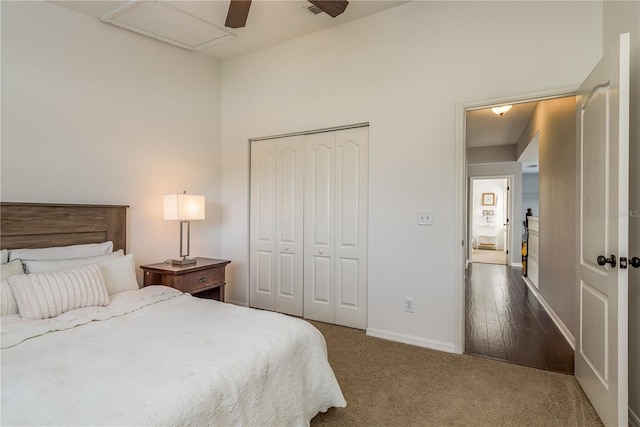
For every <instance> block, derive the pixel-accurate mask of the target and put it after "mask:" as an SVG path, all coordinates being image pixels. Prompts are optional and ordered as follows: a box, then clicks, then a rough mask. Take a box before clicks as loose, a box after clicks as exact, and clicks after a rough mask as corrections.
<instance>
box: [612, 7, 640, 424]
mask: <svg viewBox="0 0 640 427" xmlns="http://www.w3.org/2000/svg"><path fill="white" fill-rule="evenodd" d="M603 22H604V31H603V53H604V52H605V51H606V50H607V48H608V47H609V46H611V45H612V44H613V43H614V41H615V40H616V39H618V36H619V35H620V34H621V33H626V32H629V33H631V88H630V90H631V99H630V108H629V117H630V127H629V146H630V149H629V151H630V152H629V165H630V167H629V174H630V177H629V180H630V182H629V256H637V257H640V190H639V189H640V168H639V167H638V165H640V120H638V117H640V2H637V1H605V3H604V20H603ZM629 409H630V411H629V412H630V419H631V421H632V422H633V423H634V424H632V425H634V426H640V269H638V268H632V269H629Z"/></svg>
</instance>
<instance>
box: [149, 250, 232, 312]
mask: <svg viewBox="0 0 640 427" xmlns="http://www.w3.org/2000/svg"><path fill="white" fill-rule="evenodd" d="M230 262H231V261H227V260H223V259H211V258H198V259H197V262H196V263H195V264H189V265H185V266H180V265H172V264H168V263H158V264H151V265H142V266H140V268H141V269H142V271H143V272H144V275H143V277H144V283H143V285H144V286H149V285H164V286H170V287H172V288H176V289H178V290H179V291H182V292H188V293H190V294H192V295H195V296H198V297H203V298H211V299H216V300H218V301H223V302H224V287H225V284H226V283H225V278H224V273H225V272H224V269H225V267H226V265H227V264H229V263H230Z"/></svg>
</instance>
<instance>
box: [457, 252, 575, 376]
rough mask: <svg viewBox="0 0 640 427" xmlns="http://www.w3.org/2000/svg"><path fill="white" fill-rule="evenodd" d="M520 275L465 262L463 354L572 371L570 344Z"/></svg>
mask: <svg viewBox="0 0 640 427" xmlns="http://www.w3.org/2000/svg"><path fill="white" fill-rule="evenodd" d="M520 274H521V270H520V269H513V270H512V269H511V268H510V267H507V266H504V265H494V264H479V263H473V264H470V265H469V269H468V270H467V276H466V286H465V287H466V298H465V303H466V324H465V353H467V354H472V355H476V356H482V357H489V358H493V359H500V360H504V361H507V362H511V363H515V364H518V365H524V366H530V367H533V368H539V369H546V370H549V371H555V372H561V373H565V374H573V349H572V348H571V346H569V343H567V341H566V340H565V338H564V337H563V336H562V334H561V333H560V331H559V330H558V328H557V327H556V326H555V324H554V323H553V321H552V320H551V318H550V317H549V315H548V314H547V312H546V311H545V310H544V308H543V307H542V304H540V303H539V302H538V300H537V299H536V297H535V296H534V295H533V294H532V293H531V291H530V290H529V288H527V285H526V284H525V283H524V281H523V280H522V277H521V275H520Z"/></svg>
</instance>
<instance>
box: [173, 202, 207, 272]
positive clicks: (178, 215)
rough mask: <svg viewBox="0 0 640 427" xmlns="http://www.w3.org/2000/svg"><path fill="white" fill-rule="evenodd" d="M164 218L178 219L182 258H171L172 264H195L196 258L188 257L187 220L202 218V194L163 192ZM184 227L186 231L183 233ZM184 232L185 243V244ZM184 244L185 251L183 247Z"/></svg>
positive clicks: (188, 226) (188, 233) (189, 232)
mask: <svg viewBox="0 0 640 427" xmlns="http://www.w3.org/2000/svg"><path fill="white" fill-rule="evenodd" d="M163 204H164V219H165V220H169V221H180V256H181V257H182V259H173V260H171V264H173V265H188V264H195V263H196V258H189V244H190V236H191V224H190V223H189V221H194V220H201V219H204V196H197V195H195V194H187V192H186V191H185V192H184V193H183V194H165V195H164V197H163ZM185 228H186V233H185ZM185 234H186V245H185ZM185 246H186V248H187V249H186V252H185V251H184V247H185Z"/></svg>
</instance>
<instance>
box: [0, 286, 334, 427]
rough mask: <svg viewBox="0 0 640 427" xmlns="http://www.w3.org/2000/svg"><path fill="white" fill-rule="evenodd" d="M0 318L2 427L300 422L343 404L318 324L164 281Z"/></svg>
mask: <svg viewBox="0 0 640 427" xmlns="http://www.w3.org/2000/svg"><path fill="white" fill-rule="evenodd" d="M1 326H2V345H1V346H2V353H1V363H2V366H1V367H2V406H1V410H2V414H1V419H0V421H1V424H2V425H3V426H7V425H117V426H125V425H132V426H133V425H135V426H140V425H179V426H196V425H197V426H204V425H216V426H232V425H243V426H268V425H271V426H293V425H296V426H298V425H309V421H310V420H311V418H312V417H313V416H315V415H316V414H317V413H318V412H320V411H326V410H327V409H328V408H330V407H332V406H336V407H344V406H345V405H346V402H345V400H344V398H343V396H342V392H341V391H340V387H339V386H338V383H337V381H336V379H335V376H334V374H333V371H332V370H331V368H330V366H329V364H328V362H327V355H326V345H325V342H324V338H323V337H322V335H321V334H320V332H318V330H317V329H315V328H314V327H313V326H312V325H310V324H309V323H307V322H305V321H303V320H300V319H295V318H290V317H287V316H284V315H280V314H277V313H272V312H267V311H258V310H253V309H249V308H244V307H237V306H234V305H230V304H223V303H219V302H217V301H211V300H203V299H198V298H195V297H192V296H190V295H188V294H182V293H180V292H178V291H176V290H174V289H172V288H167V287H164V286H151V287H147V288H144V289H141V290H139V291H128V292H122V293H119V294H116V295H113V296H112V300H111V304H109V305H108V306H106V307H87V308H82V309H78V310H73V311H70V312H67V313H64V314H62V315H60V316H58V317H56V318H53V319H46V320H37V321H23V320H21V319H20V318H19V317H18V316H17V315H16V316H5V317H3V318H2V325H1Z"/></svg>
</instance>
